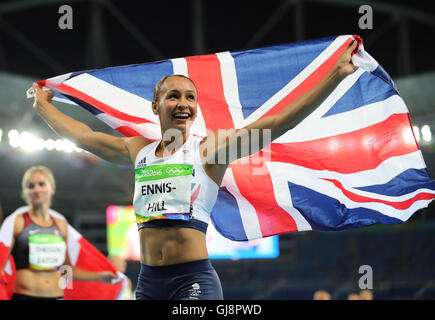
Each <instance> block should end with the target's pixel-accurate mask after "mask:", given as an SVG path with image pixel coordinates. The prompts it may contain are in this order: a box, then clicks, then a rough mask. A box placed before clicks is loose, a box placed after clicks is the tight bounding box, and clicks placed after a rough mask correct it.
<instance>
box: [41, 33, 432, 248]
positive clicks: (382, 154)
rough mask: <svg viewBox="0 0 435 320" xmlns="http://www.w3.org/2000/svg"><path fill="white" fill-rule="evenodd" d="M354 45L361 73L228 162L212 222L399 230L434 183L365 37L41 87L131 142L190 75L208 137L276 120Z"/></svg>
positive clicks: (240, 234)
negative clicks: (165, 84)
mask: <svg viewBox="0 0 435 320" xmlns="http://www.w3.org/2000/svg"><path fill="white" fill-rule="evenodd" d="M353 39H357V40H358V43H359V46H358V50H357V52H356V53H355V54H354V55H353V58H352V60H353V62H354V64H355V65H357V66H359V68H358V69H357V70H356V71H355V72H354V73H352V74H351V75H349V76H347V77H346V78H345V79H344V80H343V81H342V82H341V83H340V84H339V85H338V86H337V87H336V88H335V90H334V91H333V92H332V93H331V94H330V95H329V96H328V97H327V98H326V99H325V100H324V101H323V102H322V103H321V105H320V106H319V107H318V108H317V109H316V110H315V111H314V112H313V113H312V114H310V115H309V116H308V117H307V118H306V119H304V120H303V121H302V122H301V123H300V124H299V125H297V126H296V127H295V128H294V129H292V130H290V131H288V132H287V133H285V134H284V135H283V136H281V137H279V138H278V139H276V140H274V141H272V143H271V144H269V145H268V146H267V147H266V148H264V149H263V150H261V151H260V152H258V153H256V154H253V155H251V156H250V157H249V161H248V162H249V164H246V159H240V160H238V161H235V162H233V163H232V164H230V166H229V167H228V169H227V171H226V174H225V176H224V179H223V181H222V184H221V186H220V191H219V194H218V199H217V202H216V205H215V207H214V209H213V212H212V215H211V219H212V221H213V223H214V225H215V227H216V229H217V230H218V231H219V232H220V233H221V234H222V235H223V236H225V237H227V238H229V239H232V240H248V239H258V238H262V237H267V236H272V235H277V234H282V233H289V232H297V231H305V230H321V231H327V230H342V229H348V228H357V227H363V226H368V225H371V224H375V223H383V224H395V223H403V222H405V221H407V219H408V218H409V217H410V216H411V215H412V214H413V213H415V212H416V211H417V210H419V209H421V208H424V207H426V206H428V204H429V203H430V202H431V201H432V200H433V199H434V198H435V182H434V181H433V180H432V179H431V178H430V177H429V175H428V173H427V170H426V165H425V163H424V160H423V157H422V154H421V151H420V149H419V146H418V144H417V142H416V140H415V138H414V134H413V130H412V125H411V121H410V117H409V113H408V110H407V107H406V105H405V103H404V101H403V100H402V98H401V97H400V95H399V93H398V91H397V89H396V87H395V85H394V83H393V81H392V79H391V78H390V77H389V75H388V74H387V73H386V72H385V70H384V69H383V68H382V67H381V66H380V65H379V64H378V63H377V62H376V61H375V60H374V59H373V58H372V57H371V56H370V55H369V54H368V53H367V52H365V51H364V47H363V45H362V41H361V39H360V38H359V37H358V36H351V35H344V36H338V37H333V38H326V39H318V40H314V41H307V42H301V43H296V44H285V45H279V46H272V47H265V48H260V49H253V50H247V51H239V52H220V53H216V54H208V55H201V56H193V57H185V58H176V59H169V60H165V61H158V62H154V63H146V64H137V65H127V66H120V67H112V68H105V69H99V70H88V71H81V72H73V73H70V74H65V75H61V76H58V77H54V78H50V79H47V80H44V81H40V82H39V84H40V85H41V86H45V87H47V88H50V89H53V90H54V92H55V99H58V100H62V101H65V102H68V103H75V104H78V105H80V106H82V107H83V108H85V109H87V110H88V111H90V112H91V113H93V114H94V115H95V116H96V117H98V118H99V119H101V120H102V121H104V122H106V123H107V124H108V125H110V126H111V127H112V128H114V129H115V130H117V131H119V132H120V133H121V134H123V135H125V136H135V135H143V136H146V137H148V138H151V139H159V138H160V127H159V121H158V118H157V116H156V115H154V114H153V113H152V111H151V101H152V95H153V88H154V85H155V84H156V82H157V81H158V80H160V79H161V78H162V77H163V76H165V75H168V74H183V75H186V76H188V77H190V78H191V79H192V80H193V81H194V82H195V84H196V87H197V89H198V107H199V108H198V118H197V120H196V121H195V124H194V126H193V133H194V134H197V135H199V136H206V135H207V132H210V131H216V130H219V129H230V128H242V127H244V126H246V125H247V124H249V123H251V122H253V121H255V120H257V119H260V118H262V117H266V116H269V115H274V114H277V113H278V112H280V111H281V110H282V109H283V108H284V107H285V106H286V105H288V104H289V103H290V102H292V101H294V100H295V99H297V98H298V97H299V96H301V95H302V94H303V93H304V92H306V91H308V90H309V89H311V88H313V87H314V86H315V85H316V84H317V83H318V82H319V81H320V79H322V77H324V76H325V75H326V74H327V73H328V71H329V70H330V69H331V68H332V67H333V66H334V65H335V62H336V60H337V58H338V57H339V55H340V54H341V53H342V52H343V51H344V50H345V49H346V48H347V46H348V45H349V43H350V42H351V41H352V40H353ZM259 167H261V168H263V169H264V172H262V173H261V174H256V173H255V170H254V169H255V168H259Z"/></svg>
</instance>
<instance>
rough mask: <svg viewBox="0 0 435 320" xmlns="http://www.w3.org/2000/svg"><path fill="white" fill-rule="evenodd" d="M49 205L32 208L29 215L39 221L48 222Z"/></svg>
mask: <svg viewBox="0 0 435 320" xmlns="http://www.w3.org/2000/svg"><path fill="white" fill-rule="evenodd" d="M48 207H49V206H47V205H40V206H32V207H31V209H30V210H29V213H30V214H31V215H32V216H33V217H35V218H37V219H38V220H42V221H46V220H49V219H50V215H49V213H48Z"/></svg>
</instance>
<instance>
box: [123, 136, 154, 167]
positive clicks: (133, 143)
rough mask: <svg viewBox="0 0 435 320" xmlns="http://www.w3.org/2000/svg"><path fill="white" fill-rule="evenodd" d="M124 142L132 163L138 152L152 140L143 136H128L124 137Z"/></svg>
mask: <svg viewBox="0 0 435 320" xmlns="http://www.w3.org/2000/svg"><path fill="white" fill-rule="evenodd" d="M125 141H126V144H127V148H128V152H129V153H130V158H131V160H132V162H133V163H134V162H135V161H136V157H137V155H138V153H139V152H140V151H141V150H142V149H143V148H145V147H146V146H148V145H150V144H152V143H153V142H154V141H153V140H151V139H148V138H145V137H129V138H126V140H125Z"/></svg>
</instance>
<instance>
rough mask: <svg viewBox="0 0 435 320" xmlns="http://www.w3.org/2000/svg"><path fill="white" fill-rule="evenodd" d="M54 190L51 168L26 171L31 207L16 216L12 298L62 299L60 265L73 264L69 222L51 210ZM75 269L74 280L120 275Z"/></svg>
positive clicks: (25, 185)
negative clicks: (69, 244)
mask: <svg viewBox="0 0 435 320" xmlns="http://www.w3.org/2000/svg"><path fill="white" fill-rule="evenodd" d="M55 189H56V184H55V180H54V177H53V174H52V172H51V171H50V170H49V169H48V168H46V167H44V166H36V167H31V168H30V169H28V170H27V171H26V172H25V173H24V176H23V180H22V197H23V199H24V201H26V203H27V204H28V205H29V206H30V209H29V210H28V211H27V212H25V213H23V214H20V215H18V216H17V217H16V218H15V224H14V230H13V238H12V244H11V247H10V254H11V255H12V256H13V257H14V260H15V266H16V269H17V275H16V280H15V287H14V294H13V296H12V300H57V299H62V298H63V290H62V288H61V287H60V286H59V280H60V278H61V273H60V272H59V271H58V268H59V267H60V266H62V265H65V264H69V265H70V263H69V259H68V253H67V247H66V244H67V237H68V225H67V222H66V221H65V220H61V219H57V218H53V217H52V216H51V215H50V214H49V213H48V210H49V208H50V206H51V200H52V197H53V195H54V193H55ZM2 267H3V266H2ZM1 269H2V268H0V270H1ZM72 271H73V279H74V280H78V281H102V282H105V283H110V281H111V279H115V278H117V276H116V275H115V274H114V273H113V272H110V271H102V272H90V271H85V270H82V269H79V268H76V267H72Z"/></svg>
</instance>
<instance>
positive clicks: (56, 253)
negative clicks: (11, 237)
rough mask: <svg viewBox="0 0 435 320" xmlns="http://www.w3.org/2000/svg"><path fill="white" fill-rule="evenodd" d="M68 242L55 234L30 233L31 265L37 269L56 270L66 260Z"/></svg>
mask: <svg viewBox="0 0 435 320" xmlns="http://www.w3.org/2000/svg"><path fill="white" fill-rule="evenodd" d="M65 254H66V244H65V241H64V240H63V238H62V237H61V236H59V235H55V234H34V235H29V266H30V268H32V269H37V270H54V269H56V268H57V267H60V266H61V265H63V264H64V262H65Z"/></svg>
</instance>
